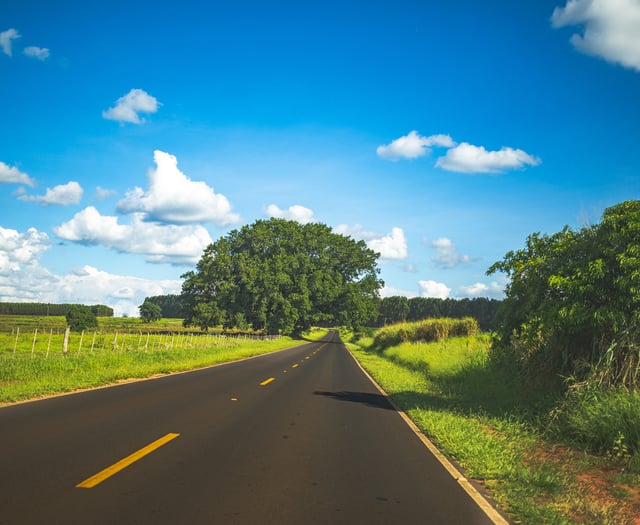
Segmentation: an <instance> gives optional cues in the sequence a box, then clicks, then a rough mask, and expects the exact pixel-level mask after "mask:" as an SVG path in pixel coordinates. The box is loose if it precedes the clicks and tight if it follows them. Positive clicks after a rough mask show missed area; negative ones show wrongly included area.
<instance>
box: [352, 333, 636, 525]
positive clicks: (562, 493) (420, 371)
mask: <svg viewBox="0 0 640 525" xmlns="http://www.w3.org/2000/svg"><path fill="white" fill-rule="evenodd" d="M349 348H350V350H351V351H352V353H353V354H354V356H355V357H356V358H357V359H358V360H359V361H360V363H361V364H362V365H363V366H364V368H365V369H366V370H367V371H368V372H369V373H370V374H371V375H372V376H373V377H374V378H375V379H376V381H378V382H379V383H380V385H381V386H382V387H383V388H384V389H385V390H386V391H387V392H388V393H389V394H390V395H391V396H392V397H393V398H394V400H395V402H396V403H397V404H398V405H399V406H400V407H401V408H402V409H403V410H404V411H406V412H407V414H408V415H409V416H410V417H411V418H412V419H413V421H415V422H416V424H417V425H418V426H419V427H420V428H421V430H422V431H423V432H424V433H425V434H426V435H427V436H429V438H430V439H432V441H433V442H434V443H435V444H436V445H437V446H438V447H439V448H440V450H442V451H443V452H444V453H445V454H446V455H447V456H448V457H449V458H451V459H453V460H454V461H456V462H457V463H458V464H459V465H460V466H461V467H462V468H463V469H464V470H465V474H466V475H467V476H468V477H469V478H472V479H475V480H477V481H479V482H480V483H481V484H482V485H484V486H485V487H486V488H487V490H488V491H489V493H490V494H491V496H492V497H493V499H495V500H496V501H497V502H498V505H499V507H500V508H501V509H503V510H504V511H505V512H506V513H507V514H508V515H510V516H511V517H512V519H513V520H514V522H516V523H528V524H536V525H537V524H573V523H590V524H591V523H593V524H607V525H608V524H627V523H629V524H634V525H637V524H638V523H640V522H639V521H637V519H636V516H637V515H638V511H639V510H640V492H639V491H638V486H639V485H640V476H638V475H637V474H633V473H629V472H625V471H624V470H623V468H622V467H621V464H620V463H616V462H615V461H610V460H611V458H605V457H602V456H600V457H595V456H590V455H588V454H586V453H584V452H579V451H578V450H576V449H573V448H570V447H567V446H562V445H560V444H559V443H558V442H556V441H554V440H553V439H551V438H550V436H549V435H548V434H547V432H546V430H545V429H546V424H547V421H548V414H549V413H550V412H552V410H553V407H554V406H555V405H556V404H557V403H558V401H559V395H560V394H559V393H554V391H553V390H552V391H549V390H545V389H541V388H533V387H530V388H527V387H526V386H525V385H523V384H521V383H520V382H518V381H517V379H516V376H515V375H514V374H513V373H512V371H510V370H509V369H507V368H501V367H500V366H498V365H496V364H495V363H494V362H492V361H491V360H490V359H489V358H488V355H489V348H490V340H489V338H488V337H487V336H478V337H458V338H452V339H448V340H445V341H440V342H432V343H417V342H414V343H403V344H401V345H398V346H394V347H391V348H387V349H384V350H382V349H380V348H379V347H375V346H374V345H373V339H372V338H364V339H362V340H360V341H359V342H358V346H356V345H353V344H352V345H349Z"/></svg>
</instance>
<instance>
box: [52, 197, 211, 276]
mask: <svg viewBox="0 0 640 525" xmlns="http://www.w3.org/2000/svg"><path fill="white" fill-rule="evenodd" d="M53 231H54V233H55V234H56V236H57V237H59V238H60V239H64V240H67V241H73V242H77V243H80V244H87V245H102V246H105V247H107V248H110V249H112V250H115V251H117V252H122V253H137V254H142V255H145V256H146V257H145V258H146V260H147V262H152V263H172V264H193V263H195V262H197V261H198V259H199V258H200V256H201V255H202V252H203V250H204V249H205V248H206V247H207V246H208V245H209V244H211V243H212V242H213V241H212V239H211V236H210V235H209V232H208V231H207V230H206V229H205V228H204V227H202V226H201V225H175V224H169V225H165V224H158V223H154V222H147V221H145V220H143V215H142V214H140V213H137V214H133V215H132V217H131V223H130V224H120V223H119V222H118V217H116V216H110V215H101V214H100V212H99V211H98V210H97V209H96V208H94V207H93V206H88V207H87V208H85V209H84V210H82V211H80V212H78V213H76V214H75V215H74V217H73V218H72V219H71V220H70V221H67V222H65V223H63V224H61V225H60V226H58V227H56V228H54V229H53Z"/></svg>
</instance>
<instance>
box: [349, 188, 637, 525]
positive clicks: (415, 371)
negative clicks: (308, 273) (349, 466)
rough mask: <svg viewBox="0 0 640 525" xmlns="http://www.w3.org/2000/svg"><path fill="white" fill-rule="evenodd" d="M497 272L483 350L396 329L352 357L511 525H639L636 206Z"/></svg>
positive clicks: (546, 240) (543, 243) (366, 341)
mask: <svg viewBox="0 0 640 525" xmlns="http://www.w3.org/2000/svg"><path fill="white" fill-rule="evenodd" d="M494 272H501V273H503V274H505V275H506V276H507V277H508V279H509V284H508V285H507V287H506V290H505V295H506V297H505V300H504V301H502V303H501V304H500V306H499V308H498V311H497V322H496V325H495V327H496V328H495V331H494V332H493V335H492V337H491V338H490V337H489V336H487V335H480V336H476V335H474V334H473V333H471V332H468V333H467V334H466V335H464V336H462V337H460V336H458V337H452V338H450V339H446V337H437V338H436V340H435V341H433V340H432V339H430V338H428V337H424V336H423V334H422V333H423V332H425V331H426V332H429V331H431V332H433V331H434V329H433V328H431V329H429V330H427V328H426V326H424V327H421V326H420V325H419V324H418V325H411V324H400V325H397V326H392V327H385V328H383V329H382V330H380V331H378V332H374V333H373V334H371V336H370V337H364V338H363V337H360V338H359V339H358V340H357V343H358V345H359V346H358V347H355V348H354V350H353V351H354V354H355V355H356V357H357V358H358V359H359V360H360V361H361V362H362V364H363V366H364V367H365V368H366V369H367V370H369V372H370V373H371V374H372V375H373V376H374V377H375V378H376V379H377V380H378V381H379V382H380V384H381V385H382V386H383V388H385V389H386V390H387V391H388V392H389V393H390V394H391V395H392V396H393V397H394V399H395V400H396V402H397V403H398V405H399V406H400V407H401V408H403V409H404V410H406V411H407V412H408V413H409V415H410V416H411V417H412V418H413V419H414V420H415V421H416V423H417V424H418V425H419V426H420V427H421V428H422V429H423V430H424V432H425V433H426V434H427V435H428V436H430V437H431V438H432V439H433V440H434V441H435V442H436V443H437V445H438V446H439V447H440V448H441V449H442V450H443V451H445V453H447V454H448V455H449V456H450V457H452V458H454V459H455V460H457V461H458V462H459V463H460V464H461V465H462V466H463V467H464V469H465V470H466V472H467V475H468V476H469V477H471V478H475V479H477V480H480V481H482V482H483V484H484V485H485V486H486V487H487V488H488V489H489V490H490V492H491V494H492V495H493V496H494V498H495V499H496V500H497V501H498V502H499V503H500V505H501V506H502V508H504V509H505V510H506V511H507V512H508V513H509V514H510V515H512V516H513V517H515V519H516V520H517V521H518V522H523V523H532V524H537V523H553V524H555V523H559V524H560V523H590V524H591V523H594V524H595V523H597V524H627V523H629V524H635V525H637V524H638V523H640V393H639V387H640V201H628V202H623V203H621V204H618V205H616V206H613V207H611V208H608V209H607V210H605V212H604V214H603V217H602V221H601V222H600V223H598V224H595V225H592V226H587V227H584V228H581V229H580V230H572V229H571V228H569V227H565V228H564V229H563V230H562V231H561V232H558V233H556V234H553V235H543V234H539V233H534V234H532V235H530V236H529V237H528V239H527V241H526V245H525V247H524V248H522V249H520V250H515V251H510V252H508V253H507V254H506V255H505V257H504V259H503V260H502V261H499V262H497V263H495V264H494V265H493V266H492V267H491V268H490V269H489V271H488V273H489V274H491V273H494ZM442 322H443V324H444V326H447V325H448V323H449V322H453V321H442ZM433 323H434V322H433V321H431V324H433ZM435 326H438V324H437V323H436V325H435ZM444 326H443V327H441V328H440V330H441V331H443V330H444ZM436 332H437V330H436ZM449 335H458V334H455V333H454V332H451V331H450V332H449ZM430 340H431V341H432V342H429V341H430Z"/></svg>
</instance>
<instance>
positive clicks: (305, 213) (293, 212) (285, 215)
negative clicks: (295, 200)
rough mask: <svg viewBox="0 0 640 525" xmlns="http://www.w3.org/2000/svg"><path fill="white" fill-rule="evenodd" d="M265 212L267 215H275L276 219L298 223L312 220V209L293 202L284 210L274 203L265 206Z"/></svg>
mask: <svg viewBox="0 0 640 525" xmlns="http://www.w3.org/2000/svg"><path fill="white" fill-rule="evenodd" d="M266 214H267V216H268V217H275V218H276V219H287V220H290V221H296V222H299V223H300V224H307V223H310V222H313V210H310V209H309V208H305V207H304V206H300V205H299V204H294V205H293V206H289V208H288V209H286V210H281V209H280V208H279V207H278V206H276V205H275V204H270V205H269V206H267V209H266Z"/></svg>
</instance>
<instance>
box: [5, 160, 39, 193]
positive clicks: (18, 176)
mask: <svg viewBox="0 0 640 525" xmlns="http://www.w3.org/2000/svg"><path fill="white" fill-rule="evenodd" d="M1 183H8V184H26V185H27V186H31V187H33V186H35V182H34V181H33V179H32V178H31V177H29V175H27V174H26V173H22V172H21V171H20V170H19V169H18V168H16V167H15V166H7V165H6V164H5V163H4V162H0V184H1Z"/></svg>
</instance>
